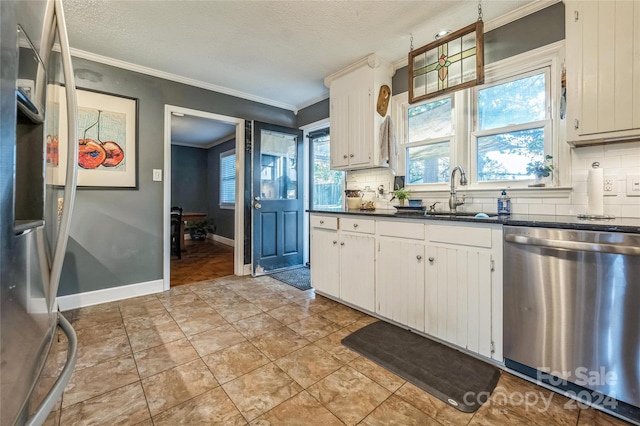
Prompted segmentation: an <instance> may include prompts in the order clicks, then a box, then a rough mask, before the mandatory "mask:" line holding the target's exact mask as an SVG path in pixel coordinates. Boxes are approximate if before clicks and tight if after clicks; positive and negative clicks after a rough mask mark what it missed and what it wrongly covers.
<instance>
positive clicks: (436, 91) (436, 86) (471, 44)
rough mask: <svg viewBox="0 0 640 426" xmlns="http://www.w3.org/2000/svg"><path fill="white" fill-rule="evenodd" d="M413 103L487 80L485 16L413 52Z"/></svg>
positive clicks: (410, 95) (411, 63)
mask: <svg viewBox="0 0 640 426" xmlns="http://www.w3.org/2000/svg"><path fill="white" fill-rule="evenodd" d="M408 68H409V103H410V104H413V103H416V102H419V101H422V100H425V99H429V98H433V97H436V96H440V95H442V94H444V93H448V92H452V91H455V90H460V89H465V88H467V87H473V86H476V85H479V84H483V83H484V24H483V22H482V21H481V20H478V21H476V22H475V23H473V24H471V25H468V26H466V27H464V28H461V29H459V30H458V31H455V32H453V33H451V34H449V35H448V36H446V37H442V38H440V39H438V40H436V41H434V42H432V43H429V44H427V45H425V46H422V47H420V48H418V49H415V50H412V51H411V52H409V66H408Z"/></svg>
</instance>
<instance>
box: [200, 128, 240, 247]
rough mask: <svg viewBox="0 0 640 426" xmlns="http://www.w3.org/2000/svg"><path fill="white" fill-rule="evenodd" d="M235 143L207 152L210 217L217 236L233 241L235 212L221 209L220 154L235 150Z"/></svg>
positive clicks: (230, 142) (231, 141)
mask: <svg viewBox="0 0 640 426" xmlns="http://www.w3.org/2000/svg"><path fill="white" fill-rule="evenodd" d="M235 143H236V141H235V139H233V140H230V141H228V142H225V143H222V144H220V145H216V146H214V147H212V148H209V149H208V150H207V160H208V164H209V174H208V185H209V200H208V205H209V217H210V218H211V219H213V221H214V223H215V225H216V234H217V235H220V236H222V237H226V238H230V239H232V240H233V239H234V235H233V227H234V223H235V217H234V215H235V210H229V209H221V208H220V153H222V152H225V151H229V150H230V149H233V148H234V147H235Z"/></svg>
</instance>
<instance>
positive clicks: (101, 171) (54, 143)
mask: <svg viewBox="0 0 640 426" xmlns="http://www.w3.org/2000/svg"><path fill="white" fill-rule="evenodd" d="M49 89H50V90H49V92H48V93H47V96H48V100H47V115H48V117H47V124H46V132H47V159H46V161H47V168H48V170H47V183H49V184H53V185H64V183H65V178H66V176H65V172H66V162H67V152H68V148H67V147H68V137H67V124H66V123H67V113H66V99H65V96H64V87H62V86H53V87H50V88H49ZM76 97H77V101H78V140H77V141H75V143H78V144H79V147H78V148H79V153H78V166H79V167H78V185H77V186H78V188H79V189H82V188H92V189H137V188H138V99H137V98H131V97H127V96H121V95H113V94H109V93H105V92H100V91H95V90H89V89H82V88H78V89H76Z"/></svg>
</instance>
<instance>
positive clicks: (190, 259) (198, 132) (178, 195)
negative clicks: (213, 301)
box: [154, 105, 245, 290]
mask: <svg viewBox="0 0 640 426" xmlns="http://www.w3.org/2000/svg"><path fill="white" fill-rule="evenodd" d="M244 123H245V121H244V120H243V119H239V118H235V117H229V116H223V115H219V114H213V113H208V112H204V111H198V110H192V109H187V108H182V107H177V106H172V105H165V146H164V170H165V172H164V175H165V176H164V185H163V189H164V203H163V212H164V213H163V216H164V232H163V234H164V247H163V252H164V266H163V276H164V289H165V290H168V289H169V288H170V286H172V285H173V283H172V282H171V280H172V279H173V280H174V281H175V284H186V283H188V282H195V281H203V280H207V279H211V278H215V277H216V276H222V275H220V274H224V275H228V274H235V275H243V274H244V255H243V252H244V229H243V222H244V215H243V211H244V197H243V196H242V194H243V188H244V143H245V138H244V131H245V125H244ZM156 175H157V173H156V172H155V171H154V178H155V176H156ZM172 207H179V208H181V209H182V214H183V216H182V217H181V218H180V220H179V223H180V225H181V226H180V227H179V228H180V230H179V231H175V232H174V235H172V233H171V230H172V226H171V218H172V214H171V210H172ZM173 217H174V218H176V216H175V215H174V216H173ZM189 228H192V231H191V232H189ZM173 229H174V230H175V229H176V227H175V226H174V227H173ZM194 230H195V232H194ZM192 237H193V238H192ZM199 238H200V239H204V241H196V240H197V239H199ZM172 253H173V254H174V256H171V254H172ZM178 253H180V258H181V259H180V260H178V256H177V254H178ZM215 258H218V259H217V261H216V259H215Z"/></svg>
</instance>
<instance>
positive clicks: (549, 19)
mask: <svg viewBox="0 0 640 426" xmlns="http://www.w3.org/2000/svg"><path fill="white" fill-rule="evenodd" d="M560 40H564V3H562V2H561V3H556V4H554V5H552V6H549V7H547V8H544V9H542V10H540V11H538V12H536V13H532V14H531V15H528V16H525V17H524V18H520V19H518V20H517V21H513V22H511V23H509V24H507V25H503V26H501V27H498V28H496V29H495V30H492V31H489V32H487V33H485V35H484V55H485V64H491V63H493V62H496V61H499V60H501V59H505V58H509V57H511V56H514V55H518V54H520V53H524V52H528V51H529V50H533V49H536V48H538V47H541V46H546V45H547V44H551V43H554V42H556V41H560ZM407 90H409V68H408V67H402V68H399V69H398V70H397V71H396V74H395V75H394V76H393V82H392V93H393V94H394V95H395V94H398V93H402V92H406V91H407Z"/></svg>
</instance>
